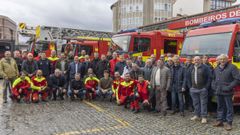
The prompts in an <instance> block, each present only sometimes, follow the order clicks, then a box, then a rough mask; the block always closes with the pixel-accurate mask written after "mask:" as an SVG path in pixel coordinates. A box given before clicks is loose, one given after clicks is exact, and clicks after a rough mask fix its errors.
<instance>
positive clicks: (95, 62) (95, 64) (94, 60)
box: [92, 58, 100, 75]
mask: <svg viewBox="0 0 240 135" xmlns="http://www.w3.org/2000/svg"><path fill="white" fill-rule="evenodd" d="M99 61H100V59H99V58H97V59H93V60H92V65H94V66H93V72H94V74H95V75H96V74H97V70H98V69H97V64H98V62H99Z"/></svg>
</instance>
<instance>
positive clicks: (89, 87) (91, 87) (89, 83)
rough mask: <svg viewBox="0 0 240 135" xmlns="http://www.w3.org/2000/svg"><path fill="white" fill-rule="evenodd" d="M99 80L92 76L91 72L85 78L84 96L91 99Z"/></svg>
mask: <svg viewBox="0 0 240 135" xmlns="http://www.w3.org/2000/svg"><path fill="white" fill-rule="evenodd" d="M98 83H99V80H98V79H97V78H96V77H94V76H93V74H92V73H90V74H89V76H88V77H87V78H86V79H85V81H84V84H85V88H86V98H87V99H88V100H92V99H94V98H95V97H96V90H97V86H98Z"/></svg>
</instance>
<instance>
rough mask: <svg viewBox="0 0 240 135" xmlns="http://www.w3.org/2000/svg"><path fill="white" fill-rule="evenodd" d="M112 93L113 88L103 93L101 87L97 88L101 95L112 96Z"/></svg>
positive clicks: (98, 93)
mask: <svg viewBox="0 0 240 135" xmlns="http://www.w3.org/2000/svg"><path fill="white" fill-rule="evenodd" d="M112 94H113V92H112V90H109V91H107V92H106V93H103V92H102V91H101V90H100V89H98V90H97V95H98V96H99V97H111V96H112Z"/></svg>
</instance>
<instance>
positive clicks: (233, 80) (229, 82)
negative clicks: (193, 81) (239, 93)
mask: <svg viewBox="0 0 240 135" xmlns="http://www.w3.org/2000/svg"><path fill="white" fill-rule="evenodd" d="M239 81H240V74H239V71H238V69H237V67H236V66H235V65H233V64H230V63H228V64H227V65H226V66H225V67H224V68H220V66H218V67H216V68H215V70H214V72H213V81H212V89H213V90H215V94H216V95H232V94H233V92H234V91H233V88H234V87H235V86H236V85H238V84H239Z"/></svg>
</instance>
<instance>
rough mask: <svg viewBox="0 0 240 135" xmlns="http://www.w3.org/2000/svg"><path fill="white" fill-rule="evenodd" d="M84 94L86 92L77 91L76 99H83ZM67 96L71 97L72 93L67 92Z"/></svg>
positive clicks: (70, 91) (71, 91)
mask: <svg viewBox="0 0 240 135" xmlns="http://www.w3.org/2000/svg"><path fill="white" fill-rule="evenodd" d="M85 94H86V90H78V93H77V97H78V98H81V99H83V98H84V96H85ZM68 96H69V97H73V96H74V93H73V90H69V91H68Z"/></svg>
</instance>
